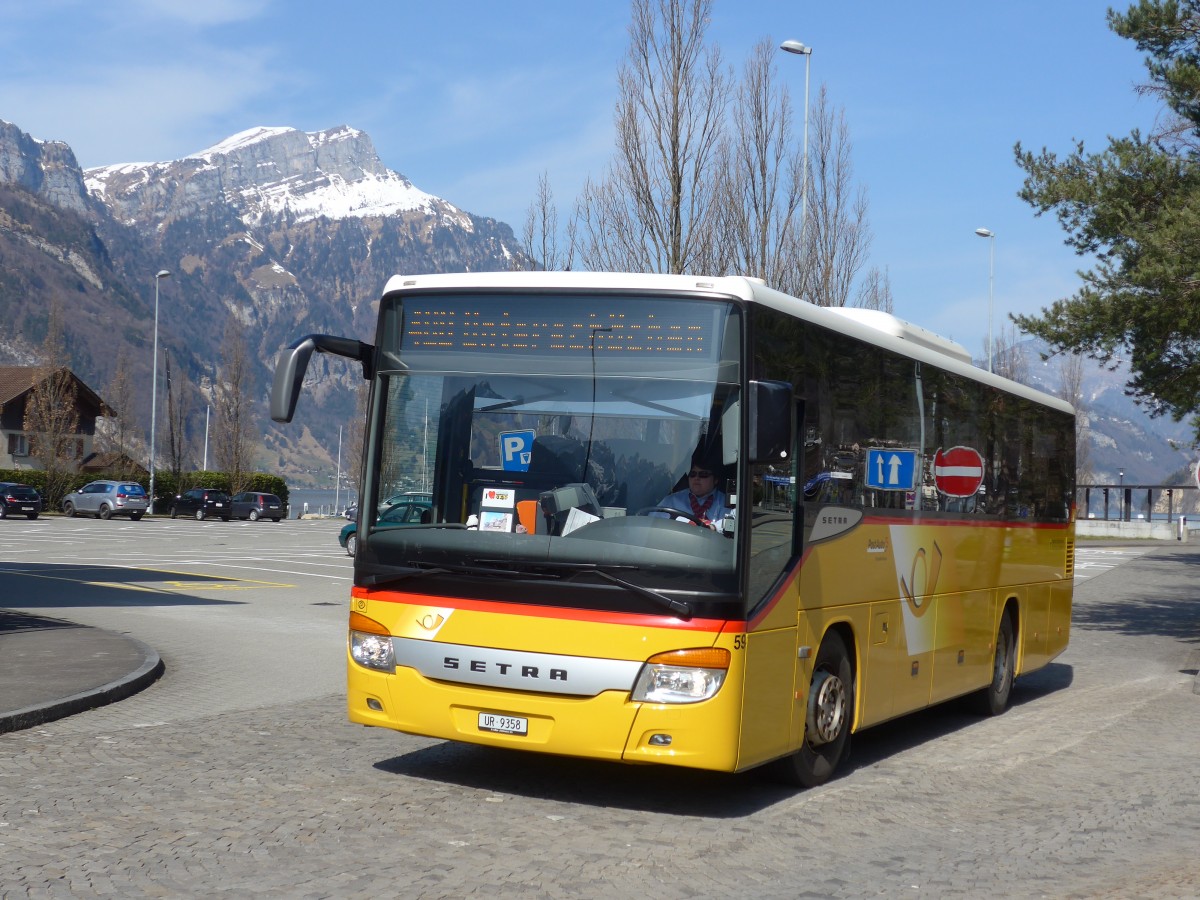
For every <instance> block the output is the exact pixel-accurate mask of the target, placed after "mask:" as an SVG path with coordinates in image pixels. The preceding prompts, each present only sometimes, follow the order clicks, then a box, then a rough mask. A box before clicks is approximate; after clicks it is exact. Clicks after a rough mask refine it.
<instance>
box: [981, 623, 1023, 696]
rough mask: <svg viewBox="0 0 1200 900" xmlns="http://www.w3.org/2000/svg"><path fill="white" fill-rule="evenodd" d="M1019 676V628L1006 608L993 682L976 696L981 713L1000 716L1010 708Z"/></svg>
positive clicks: (998, 642)
mask: <svg viewBox="0 0 1200 900" xmlns="http://www.w3.org/2000/svg"><path fill="white" fill-rule="evenodd" d="M1016 677H1017V629H1016V628H1015V627H1014V625H1013V615H1012V611H1011V610H1007V609H1006V610H1005V611H1004V615H1003V616H1001V617H1000V627H999V628H997V629H996V653H995V655H994V656H993V657H992V683H991V684H989V685H988V686H987V687H985V688H984V689H983V690H982V691H980V692H979V693H977V694H976V695H975V697H974V699H975V708H976V711H977V712H979V713H980V715H984V716H998V715H1000V713H1002V712H1004V711H1005V710H1006V709H1008V704H1009V701H1010V700H1012V689H1013V682H1014V681H1015V680H1016Z"/></svg>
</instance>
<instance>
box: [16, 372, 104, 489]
mask: <svg viewBox="0 0 1200 900" xmlns="http://www.w3.org/2000/svg"><path fill="white" fill-rule="evenodd" d="M55 371H57V370H53V369H51V368H49V367H48V366H0V469H37V468H41V466H40V465H39V464H38V462H37V460H36V459H35V458H34V457H33V455H32V454H31V453H30V450H31V447H32V444H33V443H34V441H35V440H36V435H29V434H27V433H26V431H25V407H26V405H27V404H28V403H29V398H30V395H31V394H32V393H33V389H34V386H35V385H37V384H40V383H41V382H42V381H44V380H45V379H47V378H49V377H50V376H51V374H53V373H54V372H55ZM67 374H68V376H69V377H70V378H71V381H72V382H73V383H74V385H75V404H76V412H77V413H78V416H79V425H78V427H77V438H76V442H75V453H74V458H75V459H76V460H77V461H82V460H83V459H85V458H86V457H87V456H89V455H90V454H91V453H92V445H93V442H94V440H95V436H96V419H97V418H100V417H101V416H108V415H112V410H110V409H109V407H108V405H107V404H106V403H105V402H104V401H103V400H102V399H101V398H100V395H99V394H97V393H96V392H95V391H93V390H92V389H91V388H90V387H88V386H87V384H85V383H84V381H83V380H82V379H81V378H79V376H77V375H76V374H75V373H74V372H71V371H70V370H68V371H67Z"/></svg>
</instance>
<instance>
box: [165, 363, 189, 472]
mask: <svg viewBox="0 0 1200 900" xmlns="http://www.w3.org/2000/svg"><path fill="white" fill-rule="evenodd" d="M166 369H167V421H166V422H165V423H164V424H165V425H166V427H167V461H168V465H169V466H170V467H171V473H172V474H173V475H174V476H175V481H176V484H178V483H179V476H180V474H181V473H182V472H183V464H184V456H185V454H186V452H187V408H186V403H185V400H184V398H185V397H186V396H187V393H188V377H187V373H186V372H184V371H183V370H181V369H178V368H177V369H176V370H172V369H171V355H170V354H169V353H168V354H167V366H166Z"/></svg>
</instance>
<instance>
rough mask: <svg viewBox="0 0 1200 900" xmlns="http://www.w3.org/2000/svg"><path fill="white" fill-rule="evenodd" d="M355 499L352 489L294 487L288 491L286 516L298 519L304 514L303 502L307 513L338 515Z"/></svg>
mask: <svg viewBox="0 0 1200 900" xmlns="http://www.w3.org/2000/svg"><path fill="white" fill-rule="evenodd" d="M356 499H357V495H356V494H355V493H354V492H353V491H334V490H332V489H330V488H324V489H320V490H311V489H305V488H294V489H292V490H290V491H289V492H288V504H289V506H288V518H289V519H298V518H300V516H302V515H303V514H304V504H305V503H307V504H308V514H309V515H310V516H313V515H327V516H329V515H333V516H340V515H341V514H342V510H344V509H345V508H346V507H347V506H350V505H351V504H352V503H354V502H355V500H356Z"/></svg>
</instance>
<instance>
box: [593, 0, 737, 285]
mask: <svg viewBox="0 0 1200 900" xmlns="http://www.w3.org/2000/svg"><path fill="white" fill-rule="evenodd" d="M711 13H712V0H633V19H632V22H631V23H630V26H629V49H628V51H627V54H626V57H625V60H624V62H623V63H622V65H621V68H620V70H619V72H618V76H617V78H618V98H617V106H616V114H615V118H616V129H617V148H616V150H617V152H616V158H615V160H614V161H613V162H612V164H611V165H610V166H609V173H608V176H607V178H605V179H604V180H602V181H600V182H592V181H591V180H589V181H588V183H587V184H586V185H585V186H584V189H583V192H582V194H581V195H580V198H579V201H578V202H577V204H576V222H577V223H578V235H579V243H580V245H579V255H580V260H581V262H582V263H583V264H584V266H586V267H587V268H590V269H614V270H618V271H620V270H628V271H632V272H669V273H676V274H678V273H682V272H688V271H693V270H694V269H696V268H697V267H698V266H699V265H701V264H703V262H705V254H706V250H707V248H708V246H709V245H710V243H711V241H712V240H713V235H714V228H715V225H716V219H715V214H714V208H713V207H714V204H715V197H716V184H717V176H716V172H715V171H714V169H715V165H716V161H717V157H718V152H717V150H718V147H719V146H720V144H721V135H722V131H723V128H724V116H725V108H726V104H727V102H728V97H729V89H730V88H729V84H730V76H729V75H728V74H727V72H726V70H725V67H724V65H723V64H722V62H721V54H720V51H719V50H718V49H717V48H715V47H706V46H705V43H704V37H705V30H706V28H707V26H708V22H709V19H710V16H711Z"/></svg>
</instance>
